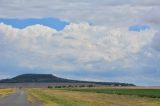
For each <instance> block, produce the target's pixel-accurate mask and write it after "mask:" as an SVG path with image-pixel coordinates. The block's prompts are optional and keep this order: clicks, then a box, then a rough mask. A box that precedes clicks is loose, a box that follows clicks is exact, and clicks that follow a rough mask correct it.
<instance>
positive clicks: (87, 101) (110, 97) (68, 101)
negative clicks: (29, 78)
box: [27, 88, 160, 106]
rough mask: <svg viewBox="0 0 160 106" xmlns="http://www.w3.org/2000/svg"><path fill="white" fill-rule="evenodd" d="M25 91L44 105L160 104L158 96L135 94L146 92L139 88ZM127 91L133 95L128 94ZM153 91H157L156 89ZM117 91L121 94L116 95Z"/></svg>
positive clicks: (117, 105)
mask: <svg viewBox="0 0 160 106" xmlns="http://www.w3.org/2000/svg"><path fill="white" fill-rule="evenodd" d="M107 90H108V92H107ZM125 90H126V91H125ZM129 90H130V91H129ZM134 90H135V91H134ZM27 92H28V94H29V96H28V99H29V100H30V101H31V102H35V101H38V102H40V103H42V104H43V105H44V106H160V99H159V98H150V97H148V96H147V97H139V96H137V94H136V95H135V93H138V94H139V93H140V92H143V93H144V94H145V93H147V92H148V90H140V91H139V89H113V91H112V89H109V88H101V89H100V88H65V89H64V88H52V89H47V88H46V89H44V88H43V89H40V88H39V89H38V88H36V89H28V90H27ZM113 92H114V93H113ZM129 92H131V94H134V95H130V94H129ZM149 92H150V93H147V95H151V92H152V94H153V96H155V95H156V94H154V93H153V92H154V90H153V91H150V90H149ZM155 92H156V93H159V91H157V90H155ZM119 93H121V94H122V95H121V94H120V95H117V94H119ZM123 94H124V95H123Z"/></svg>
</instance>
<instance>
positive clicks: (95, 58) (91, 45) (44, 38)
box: [0, 23, 156, 70]
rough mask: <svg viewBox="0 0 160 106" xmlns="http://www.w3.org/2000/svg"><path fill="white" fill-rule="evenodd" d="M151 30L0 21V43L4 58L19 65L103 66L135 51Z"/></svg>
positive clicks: (139, 50) (66, 68)
mask: <svg viewBox="0 0 160 106" xmlns="http://www.w3.org/2000/svg"><path fill="white" fill-rule="evenodd" d="M155 33H156V31H155V30H152V29H150V30H145V31H141V32H133V31H128V28H127V27H122V28H108V27H102V26H92V25H89V24H88V23H80V24H75V23H71V24H69V25H68V26H66V27H65V28H64V29H63V30H61V31H57V30H55V29H52V28H49V27H46V26H42V25H33V26H29V27H26V28H24V29H17V28H13V27H12V26H9V25H5V24H3V23H1V24H0V37H1V38H2V39H1V40H0V41H1V42H4V43H0V47H1V49H2V54H3V55H5V57H6V58H8V59H15V60H16V61H17V62H18V64H19V65H20V66H23V67H30V68H34V67H42V68H43V67H47V68H51V69H59V70H75V69H85V70H92V69H94V70H96V69H102V70H107V68H111V69H112V68H113V67H112V66H115V65H114V64H113V62H114V63H115V64H116V61H119V60H125V59H129V58H130V56H132V57H133V56H134V55H137V54H139V53H140V52H141V51H142V49H143V48H144V47H145V46H147V45H148V44H149V43H150V42H151V40H152V38H153V37H154V34H155ZM3 46H5V48H4V49H3V48H2V47H3ZM3 52H4V53H3ZM109 64H110V65H111V64H112V65H111V66H109ZM127 64H128V63H127ZM107 65H108V66H107ZM106 66H107V67H106ZM122 67H123V66H122Z"/></svg>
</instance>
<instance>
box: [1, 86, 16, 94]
mask: <svg viewBox="0 0 160 106" xmlns="http://www.w3.org/2000/svg"><path fill="white" fill-rule="evenodd" d="M14 92H15V89H11V88H8V89H0V96H6V95H8V94H11V93H14Z"/></svg>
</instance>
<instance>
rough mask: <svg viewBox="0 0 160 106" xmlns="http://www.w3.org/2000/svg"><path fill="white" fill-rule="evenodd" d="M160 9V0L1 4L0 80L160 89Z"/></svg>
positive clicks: (50, 0) (55, 0)
mask: <svg viewBox="0 0 160 106" xmlns="http://www.w3.org/2000/svg"><path fill="white" fill-rule="evenodd" d="M159 10H160V1H159V0H119V1H118V0H101V1H100V0H92V1H91V0H43V1H39V0H1V1H0V79H3V78H11V77H13V76H16V75H20V74H24V73H44V74H54V75H56V76H59V77H63V78H69V79H77V80H87V81H106V82H108V81H109V82H125V83H133V84H136V85H140V86H160V77H159V76H160V30H159V29H160V13H159Z"/></svg>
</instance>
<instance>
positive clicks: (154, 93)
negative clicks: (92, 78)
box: [63, 88, 160, 98]
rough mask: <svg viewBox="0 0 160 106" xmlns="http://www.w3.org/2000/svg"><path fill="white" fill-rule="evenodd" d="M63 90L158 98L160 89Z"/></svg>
mask: <svg viewBox="0 0 160 106" xmlns="http://www.w3.org/2000/svg"><path fill="white" fill-rule="evenodd" d="M63 90H69V91H79V92H93V93H104V94H118V95H137V96H140V97H151V98H160V89H115V88H67V89H63Z"/></svg>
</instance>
